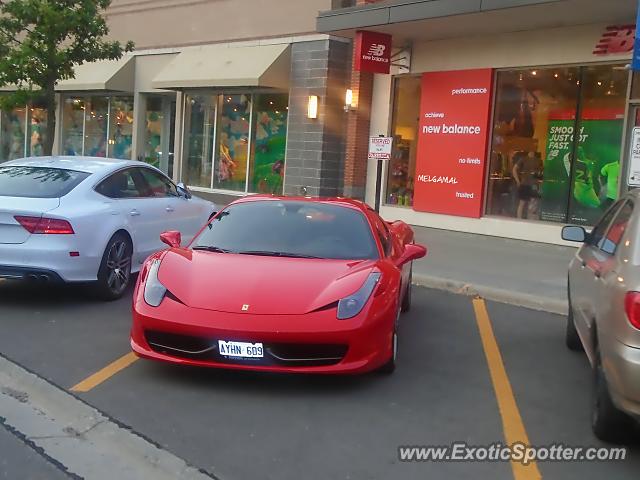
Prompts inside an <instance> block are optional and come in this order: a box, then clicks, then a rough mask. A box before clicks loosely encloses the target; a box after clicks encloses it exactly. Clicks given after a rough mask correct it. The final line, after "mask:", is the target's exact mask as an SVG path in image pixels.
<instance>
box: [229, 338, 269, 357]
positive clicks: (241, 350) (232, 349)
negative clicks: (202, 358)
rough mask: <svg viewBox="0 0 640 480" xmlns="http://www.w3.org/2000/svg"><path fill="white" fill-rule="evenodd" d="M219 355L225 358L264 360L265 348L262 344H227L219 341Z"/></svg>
mask: <svg viewBox="0 0 640 480" xmlns="http://www.w3.org/2000/svg"><path fill="white" fill-rule="evenodd" d="M218 353H220V355H223V356H225V357H235V358H262V357H264V348H263V347H262V343H245V342H227V341H225V340H218Z"/></svg>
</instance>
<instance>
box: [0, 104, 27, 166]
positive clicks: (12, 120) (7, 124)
mask: <svg viewBox="0 0 640 480" xmlns="http://www.w3.org/2000/svg"><path fill="white" fill-rule="evenodd" d="M0 115H1V117H0V162H4V161H7V160H15V159H16V158H22V157H24V156H25V126H26V109H25V108H15V109H13V110H12V111H10V112H1V113H0Z"/></svg>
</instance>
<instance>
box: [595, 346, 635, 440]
mask: <svg viewBox="0 0 640 480" xmlns="http://www.w3.org/2000/svg"><path fill="white" fill-rule="evenodd" d="M592 400H593V402H592V406H591V408H592V410H591V429H592V430H593V433H594V434H595V436H596V437H598V438H599V439H600V440H602V441H603V442H609V443H623V442H626V441H628V440H629V439H630V437H631V435H632V431H633V421H632V419H631V418H630V417H628V416H627V415H626V414H625V413H624V412H621V411H620V410H618V408H617V407H616V406H615V405H614V404H613V401H612V400H611V394H610V393H609V387H608V385H607V380H606V378H605V376H604V370H603V369H602V362H601V360H600V352H599V351H596V366H595V368H594V374H593V399H592Z"/></svg>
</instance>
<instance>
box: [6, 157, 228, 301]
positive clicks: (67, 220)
mask: <svg viewBox="0 0 640 480" xmlns="http://www.w3.org/2000/svg"><path fill="white" fill-rule="evenodd" d="M216 210H217V209H216V207H215V205H214V204H213V203H211V202H208V201H206V200H203V199H200V198H196V197H193V196H192V195H191V193H190V192H189V191H188V190H187V189H186V188H185V187H184V186H183V185H182V184H179V185H177V186H176V185H175V184H174V183H173V182H172V181H171V180H170V179H169V178H168V177H166V176H165V175H164V174H163V173H162V172H161V171H160V170H157V169H155V168H153V167H151V166H149V165H147V164H145V163H142V162H136V161H130V160H112V159H104V158H88V157H38V158H26V159H22V160H14V161H10V162H6V163H2V164H0V278H5V279H6V278H8V279H30V280H36V281H41V282H55V281H62V282H95V284H96V287H97V289H98V292H99V293H100V295H101V296H102V297H104V298H105V299H116V298H119V297H121V296H122V294H123V293H124V291H125V289H126V288H127V285H128V284H129V282H130V277H131V273H133V272H136V271H138V270H139V269H140V265H141V264H142V263H143V262H144V260H145V259H146V258H147V257H148V256H149V255H151V254H152V253H154V252H156V251H158V250H161V249H162V248H163V244H162V243H161V241H160V233H162V232H163V231H166V230H178V231H180V232H181V234H182V235H183V237H184V238H185V241H190V240H191V239H192V238H193V236H194V235H195V234H196V233H197V232H198V231H199V229H200V228H201V227H202V226H203V225H204V224H205V223H206V222H207V221H208V219H209V218H210V217H211V216H212V214H214V213H215V212H216Z"/></svg>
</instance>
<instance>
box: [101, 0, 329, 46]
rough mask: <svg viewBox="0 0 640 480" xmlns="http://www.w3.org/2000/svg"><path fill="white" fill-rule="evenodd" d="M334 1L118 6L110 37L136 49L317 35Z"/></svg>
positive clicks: (132, 2) (199, 0)
mask: <svg viewBox="0 0 640 480" xmlns="http://www.w3.org/2000/svg"><path fill="white" fill-rule="evenodd" d="M330 4H331V0H114V1H113V3H112V6H111V8H110V9H109V11H108V12H107V13H108V21H109V25H110V28H111V36H112V37H114V38H117V39H119V40H122V41H125V40H133V41H134V42H135V43H136V49H138V50H141V49H147V48H162V47H174V46H182V45H197V44H203V43H215V42H221V41H231V40H244V39H255V38H265V37H278V36H293V35H299V34H306V33H315V22H316V16H317V14H318V11H320V10H328V9H329V8H330Z"/></svg>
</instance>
